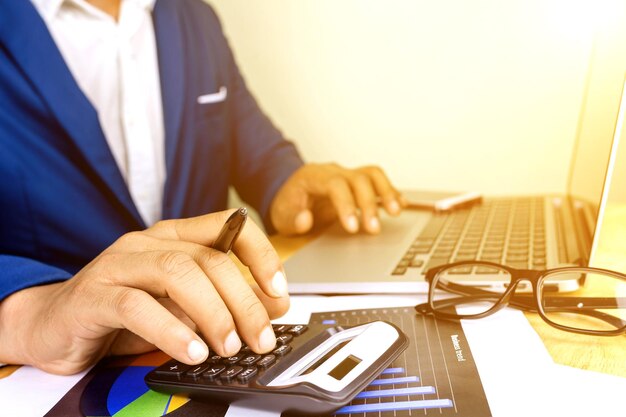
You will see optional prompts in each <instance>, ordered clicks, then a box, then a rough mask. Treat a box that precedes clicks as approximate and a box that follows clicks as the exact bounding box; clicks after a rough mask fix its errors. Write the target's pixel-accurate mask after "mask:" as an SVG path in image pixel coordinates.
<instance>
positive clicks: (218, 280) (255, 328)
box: [200, 259, 276, 353]
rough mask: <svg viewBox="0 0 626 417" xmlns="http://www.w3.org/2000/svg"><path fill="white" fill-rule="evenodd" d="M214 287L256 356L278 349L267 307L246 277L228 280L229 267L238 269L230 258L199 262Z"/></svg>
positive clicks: (240, 333)
mask: <svg viewBox="0 0 626 417" xmlns="http://www.w3.org/2000/svg"><path fill="white" fill-rule="evenodd" d="M200 265H202V267H203V268H204V269H205V271H206V272H207V275H208V276H209V278H210V279H211V280H212V281H213V285H214V286H215V288H216V289H217V291H218V292H219V294H220V295H221V297H222V299H223V300H224V302H225V303H226V306H227V307H228V309H229V310H230V313H231V315H232V316H233V319H234V320H235V323H236V326H237V330H238V333H239V335H240V336H241V337H242V338H243V340H244V341H245V342H246V343H247V344H248V346H249V347H250V348H251V349H252V350H253V351H255V352H257V353H266V352H269V351H270V350H272V349H274V347H275V346H276V336H275V335H274V330H273V329H272V326H271V324H270V319H269V316H268V314H267V311H266V310H265V307H264V306H263V304H262V303H261V301H260V300H259V298H258V297H257V296H256V294H255V293H254V291H253V290H252V288H250V285H249V284H248V283H247V282H246V280H245V279H244V278H243V276H241V275H240V276H239V277H232V278H231V279H225V277H226V276H228V275H231V274H230V273H229V272H230V271H229V269H230V268H235V269H236V268H237V267H236V266H235V265H234V264H233V263H232V261H230V259H229V260H228V262H224V263H220V264H217V265H208V264H207V262H206V261H200ZM265 297H267V295H266V296H265Z"/></svg>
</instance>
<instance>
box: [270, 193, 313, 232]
mask: <svg viewBox="0 0 626 417" xmlns="http://www.w3.org/2000/svg"><path fill="white" fill-rule="evenodd" d="M309 205H310V198H309V195H308V193H307V192H306V191H305V190H304V189H302V188H300V187H297V186H294V185H291V186H289V185H287V187H285V188H283V189H281V190H280V191H279V192H278V194H277V195H276V197H275V198H274V201H273V203H272V206H271V212H270V215H271V220H272V224H273V225H274V228H275V229H276V231H277V232H278V233H280V234H284V235H299V234H303V233H307V232H308V231H310V230H311V229H312V228H313V213H312V212H311V210H310V208H309Z"/></svg>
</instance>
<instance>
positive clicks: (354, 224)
mask: <svg viewBox="0 0 626 417" xmlns="http://www.w3.org/2000/svg"><path fill="white" fill-rule="evenodd" d="M346 224H347V226H348V231H349V232H352V233H356V232H358V231H359V221H358V220H357V218H356V216H349V217H348V220H347V221H346Z"/></svg>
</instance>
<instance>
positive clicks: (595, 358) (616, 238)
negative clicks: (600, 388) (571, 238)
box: [270, 207, 626, 377]
mask: <svg viewBox="0 0 626 417" xmlns="http://www.w3.org/2000/svg"><path fill="white" fill-rule="evenodd" d="M312 239H313V237H296V238H287V237H283V236H272V237H270V241H271V242H272V244H273V245H274V247H275V248H276V250H277V252H278V254H279V255H280V256H281V259H282V260H283V261H284V260H286V259H287V258H288V257H289V256H291V255H292V254H293V253H295V252H296V251H297V250H298V249H300V248H302V247H303V246H305V245H306V244H307V243H308V242H310V241H311V240H312ZM598 249H599V250H598V257H597V262H596V263H595V265H594V266H598V267H604V268H608V269H613V270H616V271H620V272H626V207H620V208H614V207H611V208H610V209H609V210H607V213H606V218H605V223H604V227H603V228H602V231H601V237H600V246H599V248H598ZM526 317H527V319H528V321H529V322H530V324H531V325H532V326H533V328H534V329H535V330H536V331H537V333H538V334H539V336H540V337H541V339H542V340H543V342H544V344H545V346H546V348H547V349H548V351H549V352H550V355H551V356H552V358H553V359H554V361H555V362H556V363H559V364H562V365H569V366H573V367H576V368H581V369H589V370H593V371H598V372H603V373H607V374H613V375H618V376H622V377H626V337H625V336H614V337H600V336H585V335H579V334H573V333H569V332H564V331H562V330H558V329H555V328H553V327H551V326H550V325H548V324H546V323H545V322H544V321H543V320H542V319H541V318H540V317H539V315H537V314H533V313H526Z"/></svg>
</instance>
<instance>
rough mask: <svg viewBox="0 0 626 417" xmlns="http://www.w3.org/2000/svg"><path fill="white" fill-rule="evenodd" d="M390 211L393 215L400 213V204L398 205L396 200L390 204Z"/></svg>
mask: <svg viewBox="0 0 626 417" xmlns="http://www.w3.org/2000/svg"><path fill="white" fill-rule="evenodd" d="M389 211H391V212H392V213H393V214H396V213H398V212H399V211H400V204H398V202H397V201H396V200H391V202H390V203H389Z"/></svg>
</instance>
